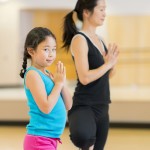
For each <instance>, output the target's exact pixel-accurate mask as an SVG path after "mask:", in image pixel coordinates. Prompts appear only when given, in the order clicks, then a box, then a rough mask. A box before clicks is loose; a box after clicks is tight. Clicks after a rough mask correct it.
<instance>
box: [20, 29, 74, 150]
mask: <svg viewBox="0 0 150 150" xmlns="http://www.w3.org/2000/svg"><path fill="white" fill-rule="evenodd" d="M24 48H25V49H24V58H23V65H22V67H23V69H22V70H21V72H20V76H21V77H22V78H24V89H25V92H26V96H27V99H28V106H29V116H30V121H29V124H28V125H27V135H26V136H25V139H24V150H39V149H40V150H46V149H47V150H48V149H49V150H56V149H57V142H58V141H59V142H60V136H61V134H62V133H63V131H64V128H65V124H66V109H67V110H69V109H70V108H71V105H72V99H71V96H70V94H69V91H68V89H67V87H66V86H65V80H66V70H65V67H64V65H63V63H62V62H60V61H59V62H58V63H57V66H56V72H55V74H54V75H52V74H51V73H50V72H49V71H48V70H46V67H48V66H50V65H51V64H52V63H53V62H54V60H55V58H56V38H55V36H54V34H53V33H52V32H51V31H50V30H49V29H47V28H42V27H36V28H34V29H32V30H31V31H30V32H29V33H28V35H27V38H26V41H25V46H24ZM28 58H30V59H31V66H30V67H29V68H27V59H28Z"/></svg>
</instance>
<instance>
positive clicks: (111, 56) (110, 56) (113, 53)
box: [104, 43, 119, 68]
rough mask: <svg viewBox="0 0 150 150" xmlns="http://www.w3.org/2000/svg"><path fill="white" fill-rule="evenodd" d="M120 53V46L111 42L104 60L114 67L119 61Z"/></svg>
mask: <svg viewBox="0 0 150 150" xmlns="http://www.w3.org/2000/svg"><path fill="white" fill-rule="evenodd" d="M118 54H119V50H118V46H117V45H116V44H115V43H113V44H109V45H108V53H107V54H106V55H105V56H104V61H105V63H106V64H108V65H109V66H110V68H113V67H114V66H115V64H116V63H117V58H118Z"/></svg>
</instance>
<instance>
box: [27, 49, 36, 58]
mask: <svg viewBox="0 0 150 150" xmlns="http://www.w3.org/2000/svg"><path fill="white" fill-rule="evenodd" d="M27 51H28V54H29V55H30V56H33V54H34V49H33V48H27Z"/></svg>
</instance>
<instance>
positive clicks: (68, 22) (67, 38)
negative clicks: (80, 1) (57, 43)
mask: <svg viewBox="0 0 150 150" xmlns="http://www.w3.org/2000/svg"><path fill="white" fill-rule="evenodd" d="M73 13H74V10H73V11H71V12H70V13H68V14H67V15H66V16H65V18H64V26H63V31H64V32H63V43H64V44H63V46H62V47H63V48H66V50H67V51H69V46H70V44H71V40H72V38H73V36H74V35H75V34H76V33H77V28H76V25H75V22H74V20H73Z"/></svg>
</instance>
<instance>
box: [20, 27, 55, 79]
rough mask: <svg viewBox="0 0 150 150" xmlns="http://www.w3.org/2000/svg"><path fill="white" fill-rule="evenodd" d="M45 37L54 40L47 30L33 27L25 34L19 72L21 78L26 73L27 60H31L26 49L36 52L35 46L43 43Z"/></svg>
mask: <svg viewBox="0 0 150 150" xmlns="http://www.w3.org/2000/svg"><path fill="white" fill-rule="evenodd" d="M47 36H50V37H53V38H54V39H55V40H56V37H55V35H54V34H53V33H52V32H51V31H50V30H49V29H47V28H43V27H35V28H33V29H32V30H31V31H30V32H29V33H28V34H27V37H26V40H25V44H24V55H23V64H22V69H21V71H20V76H21V78H24V74H25V72H26V68H27V59H28V58H29V59H30V58H31V56H30V55H29V53H28V51H27V49H28V48H33V50H36V48H37V46H38V45H39V44H40V43H41V42H42V41H44V40H45V39H46V37H47Z"/></svg>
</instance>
